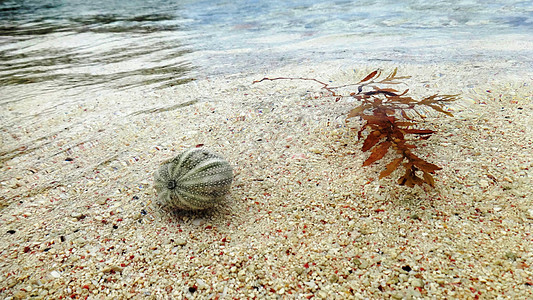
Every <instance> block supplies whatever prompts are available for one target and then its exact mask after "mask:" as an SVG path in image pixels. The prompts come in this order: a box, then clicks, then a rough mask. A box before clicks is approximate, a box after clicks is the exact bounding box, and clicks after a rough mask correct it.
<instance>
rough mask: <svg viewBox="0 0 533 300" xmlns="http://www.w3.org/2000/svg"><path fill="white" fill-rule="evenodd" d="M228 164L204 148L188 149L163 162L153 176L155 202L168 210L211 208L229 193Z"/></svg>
mask: <svg viewBox="0 0 533 300" xmlns="http://www.w3.org/2000/svg"><path fill="white" fill-rule="evenodd" d="M232 181H233V170H232V168H231V166H230V164H229V163H228V162H227V161H226V160H224V159H223V158H222V157H221V156H220V155H218V154H216V153H213V152H211V151H210V150H208V149H206V148H190V149H187V150H185V151H184V152H182V153H181V154H179V155H178V156H176V157H174V158H173V159H170V160H168V161H165V162H164V163H163V164H162V165H161V167H160V168H159V170H157V171H156V172H155V174H154V186H155V189H156V191H157V201H158V204H160V205H161V206H163V207H165V208H168V209H182V210H201V209H206V208H210V207H213V206H214V205H215V204H217V203H219V202H220V201H221V200H222V199H224V196H225V195H226V194H227V193H228V192H229V189H230V187H231V182H232Z"/></svg>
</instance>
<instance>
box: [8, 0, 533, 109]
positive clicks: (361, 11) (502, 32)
mask: <svg viewBox="0 0 533 300" xmlns="http://www.w3.org/2000/svg"><path fill="white" fill-rule="evenodd" d="M515 43H516V45H517V46H513V44H515ZM521 43H522V44H521ZM532 44H533V1H531V0H527V1H523V0H477V1H475V0H450V1H438V0H434V1H426V0H360V1H341V0H338V1H322V0H300V1H290V0H270V1H257V0H255V1H254V0H231V1H229V0H226V1H209V0H197V1H193V0H182V1H170V0H129V1H117V0H105V1H103V0H91V1H86V0H85V1H81V0H33V1H32V0H7V1H6V0H1V1H0V89H2V90H4V92H2V93H0V111H1V110H3V109H2V108H1V106H2V105H3V104H5V103H8V102H12V101H18V100H19V99H24V98H28V97H29V98H34V97H38V96H39V95H42V94H45V93H49V92H56V93H57V92H58V91H64V94H65V95H76V94H78V93H83V92H86V91H102V92H105V91H111V90H116V89H130V88H135V87H141V88H164V87H168V86H173V85H177V84H180V83H183V82H187V81H188V80H191V79H194V78H198V77H202V76H203V77H206V76H212V75H219V74H232V73H241V72H253V71H254V70H268V69H269V68H275V67H278V66H283V65H285V64H290V63H309V62H313V61H317V62H319V61H322V60H329V59H353V60H354V64H355V63H358V64H359V63H368V64H371V63H372V61H377V60H386V61H393V62H396V61H397V62H399V63H401V62H413V63H439V62H442V61H476V60H486V61H490V60H499V61H509V63H510V65H512V66H514V67H516V68H522V69H528V68H529V69H532V67H533V63H532V62H533V58H532V57H533V49H531V47H530V45H532Z"/></svg>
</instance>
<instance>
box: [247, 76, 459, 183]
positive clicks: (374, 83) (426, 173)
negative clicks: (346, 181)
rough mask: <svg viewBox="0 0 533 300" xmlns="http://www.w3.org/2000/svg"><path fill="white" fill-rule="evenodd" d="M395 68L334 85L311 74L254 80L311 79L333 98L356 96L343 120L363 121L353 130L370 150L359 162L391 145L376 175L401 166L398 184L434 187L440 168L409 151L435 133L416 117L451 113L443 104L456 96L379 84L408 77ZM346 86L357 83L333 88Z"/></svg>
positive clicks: (380, 155) (369, 160) (378, 156)
mask: <svg viewBox="0 0 533 300" xmlns="http://www.w3.org/2000/svg"><path fill="white" fill-rule="evenodd" d="M397 71H398V69H397V68H396V69H394V70H393V71H392V72H391V73H389V74H388V75H387V76H385V77H384V78H383V76H382V75H383V73H382V71H381V70H375V71H373V72H371V73H370V74H368V75H367V76H365V77H364V78H363V79H362V80H360V81H359V82H357V83H355V84H348V85H343V86H336V87H332V86H330V85H329V84H328V83H325V82H323V81H320V80H317V79H314V78H294V77H277V78H263V79H261V80H258V81H254V83H257V82H261V81H264V80H271V81H273V80H281V79H289V80H307V81H314V82H317V83H319V84H321V85H322V88H323V89H325V90H327V91H328V92H330V93H331V96H335V97H337V101H338V100H339V99H340V98H342V97H352V98H354V99H356V100H358V102H359V105H358V106H356V107H355V108H353V109H352V110H350V111H349V112H348V116H347V118H346V120H347V121H348V120H349V119H351V118H356V117H358V118H361V119H362V120H363V121H364V123H363V126H362V127H361V128H360V129H359V131H358V132H357V138H358V140H363V145H362V147H361V151H363V152H368V151H370V155H369V157H368V158H367V159H366V160H365V161H364V162H363V166H370V165H372V164H373V163H375V162H378V161H379V160H381V159H382V158H384V157H385V155H386V154H387V153H388V152H389V149H392V151H390V152H392V153H393V154H394V155H395V156H396V158H395V159H393V160H392V161H391V162H390V163H388V164H387V165H386V166H385V169H384V170H383V171H382V172H381V173H380V174H379V178H383V177H387V176H389V175H391V174H392V173H393V172H394V171H395V170H396V169H398V168H399V167H400V166H402V167H403V168H404V170H405V173H404V175H402V176H401V177H400V178H399V179H398V183H399V184H400V185H406V186H408V187H414V186H415V185H423V184H428V185H429V186H431V187H434V186H435V180H434V179H433V174H435V171H438V170H440V169H441V168H440V167H439V166H437V165H435V164H432V163H430V162H428V161H426V160H424V159H422V158H420V157H418V156H416V155H415V154H414V153H413V150H414V149H417V145H416V141H417V140H427V139H429V138H430V137H431V135H432V134H433V133H435V131H434V130H430V129H420V128H419V123H420V121H421V120H423V119H424V115H423V114H422V113H421V111H423V110H426V109H431V110H433V111H435V112H438V113H442V114H445V115H447V116H453V115H452V113H450V112H449V111H447V110H446V105H447V104H449V103H450V102H453V101H455V100H457V95H438V94H434V95H431V96H428V97H425V98H423V99H421V100H417V99H414V98H412V97H410V96H407V94H408V92H409V89H405V90H403V91H399V90H397V89H395V88H390V87H383V86H388V85H396V84H401V83H403V82H402V80H403V79H407V78H409V76H398V75H397ZM349 86H355V87H357V92H352V93H350V94H349V95H340V94H339V93H337V92H336V91H335V90H337V89H340V88H346V87H349ZM409 137H411V138H409ZM412 137H414V139H413V138H412ZM419 174H421V176H420V175H419Z"/></svg>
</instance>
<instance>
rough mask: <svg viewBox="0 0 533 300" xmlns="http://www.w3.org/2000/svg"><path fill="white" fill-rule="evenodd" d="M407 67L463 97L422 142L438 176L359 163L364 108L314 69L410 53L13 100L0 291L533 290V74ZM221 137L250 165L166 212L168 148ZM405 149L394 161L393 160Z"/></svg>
mask: <svg viewBox="0 0 533 300" xmlns="http://www.w3.org/2000/svg"><path fill="white" fill-rule="evenodd" d="M502 64H503V65H504V64H505V62H501V63H499V64H495V63H494V62H490V63H482V64H481V63H480V64H474V63H471V64H451V63H450V64H439V65H398V66H397V67H398V68H399V74H400V75H410V76H412V78H411V79H410V80H407V81H406V83H407V85H408V86H409V88H410V89H411V93H412V95H413V96H416V97H423V96H428V95H431V94H434V93H441V94H460V97H461V100H459V101H458V102H457V103H456V104H455V105H453V106H451V107H449V109H450V111H451V112H452V113H453V114H454V117H446V116H444V115H437V114H435V115H434V114H431V115H430V116H429V117H428V118H427V119H426V121H425V122H424V123H423V124H424V125H423V127H424V128H428V129H434V130H436V131H437V132H436V133H435V134H433V135H432V137H431V138H430V139H429V140H427V141H424V144H425V145H424V146H423V147H419V149H417V151H416V153H417V154H418V155H419V156H420V157H423V158H424V159H426V160H428V161H429V162H431V163H434V164H437V165H439V166H441V167H442V168H443V169H442V170H440V171H438V172H437V174H436V175H435V176H434V178H435V181H436V188H435V189H431V188H429V187H423V188H420V187H415V188H412V189H411V188H407V187H402V186H398V185H397V183H396V180H397V178H398V177H399V176H400V175H401V174H400V173H399V172H395V173H393V174H392V176H391V177H390V178H385V179H380V180H378V179H377V176H378V174H379V172H381V170H382V168H383V166H384V165H385V163H386V160H384V161H383V162H381V163H379V164H377V165H373V166H369V167H362V162H363V161H364V160H365V159H366V157H367V156H368V153H363V152H361V150H360V148H361V142H358V141H357V132H356V131H353V130H351V129H350V127H354V126H358V124H359V123H358V121H357V120H354V121H352V123H350V124H349V125H350V126H347V124H346V122H345V117H346V115H347V112H348V111H349V110H350V109H351V108H353V107H354V106H355V105H357V103H354V102H350V101H349V99H348V98H345V99H341V101H338V102H336V101H335V98H333V97H327V96H324V94H323V92H324V90H321V89H320V86H319V85H317V84H313V83H310V82H301V81H281V80H280V81H274V82H262V83H259V84H252V82H253V81H254V80H258V79H261V78H263V77H266V76H268V77H277V76H297V77H312V78H316V79H320V80H323V81H329V80H331V81H333V82H335V84H336V85H342V84H348V83H354V82H356V81H358V80H359V79H361V78H362V77H361V76H364V75H365V74H366V73H368V72H369V71H372V70H374V69H375V68H378V67H379V68H383V70H385V71H391V70H392V69H393V68H394V67H396V65H389V64H387V63H385V62H383V63H378V64H376V65H363V66H361V65H358V64H357V62H346V61H334V62H324V63H320V64H316V65H312V64H311V65H308V66H287V67H284V68H281V69H276V70H268V71H261V72H256V73H248V74H240V75H233V76H218V77H213V78H198V79H197V80H196V81H193V82H189V83H187V84H184V85H180V86H176V87H173V88H168V89H164V90H157V91H143V90H142V89H139V90H129V91H117V92H116V93H102V94H99V93H92V94H90V93H88V94H87V96H86V97H81V98H80V97H78V98H77V100H76V101H74V100H73V99H68V98H67V99H61V98H57V95H55V96H54V94H50V95H49V96H46V97H44V98H40V99H33V100H32V99H27V100H24V101H19V102H13V103H10V104H7V105H6V107H7V111H6V112H3V113H2V126H3V127H2V128H3V130H2V133H1V136H2V144H1V146H0V147H1V148H0V149H1V156H0V159H1V161H2V170H1V173H2V174H1V175H0V191H1V193H0V195H1V196H0V201H1V202H0V205H1V212H2V214H1V216H0V227H1V238H0V253H1V255H2V259H1V260H0V274H2V275H0V295H2V298H6V299H9V298H16V299H18V298H28V297H32V296H33V297H41V298H49V299H52V298H53V299H59V298H60V297H63V298H68V297H73V298H85V297H87V296H88V299H108V298H109V299H126V298H128V299H130V298H148V299H150V298H153V299H162V298H165V297H168V298H173V299H183V298H187V299H217V298H219V299H226V298H237V299H246V298H254V297H257V298H260V299H268V298H280V299H285V298H287V299H292V298H295V299H304V298H312V297H316V298H321V299H359V298H370V299H384V298H390V297H392V298H397V299H409V298H436V299H442V298H448V299H449V298H467V299H470V298H477V297H479V298H482V299H483V298H485V299H491V298H497V297H502V298H509V299H526V298H531V297H532V294H533V272H532V271H531V266H532V265H533V252H532V251H531V249H533V238H532V236H531V232H532V223H533V194H532V192H531V186H532V180H531V178H532V176H533V174H532V170H533V129H532V128H533V99H532V97H533V87H532V86H531V82H532V77H533V76H532V74H531V73H522V74H517V73H513V72H507V71H505V70H506V69H505V67H502ZM198 144H204V145H205V146H206V147H209V148H210V149H212V150H214V151H216V152H218V153H220V154H222V155H223V156H224V157H225V158H226V159H227V160H228V161H229V162H230V163H231V164H232V165H233V166H234V171H235V180H234V184H233V187H232V190H231V195H229V196H228V199H227V200H226V202H225V203H224V204H223V205H221V206H220V207H217V208H216V209H214V210H210V211H207V212H196V213H193V212H174V213H170V212H166V211H162V210H161V209H159V208H158V207H155V206H154V204H153V202H154V199H155V197H156V195H155V191H154V190H153V187H152V174H153V172H154V171H155V170H156V169H157V167H158V165H159V163H161V162H162V161H165V160H166V159H168V158H170V157H172V156H174V155H176V154H178V153H179V152H180V151H182V150H184V149H186V148H188V147H193V146H195V145H198ZM391 159H392V156H391Z"/></svg>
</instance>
